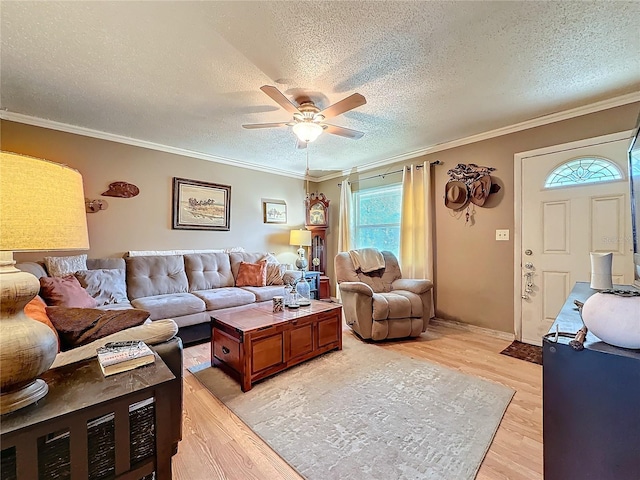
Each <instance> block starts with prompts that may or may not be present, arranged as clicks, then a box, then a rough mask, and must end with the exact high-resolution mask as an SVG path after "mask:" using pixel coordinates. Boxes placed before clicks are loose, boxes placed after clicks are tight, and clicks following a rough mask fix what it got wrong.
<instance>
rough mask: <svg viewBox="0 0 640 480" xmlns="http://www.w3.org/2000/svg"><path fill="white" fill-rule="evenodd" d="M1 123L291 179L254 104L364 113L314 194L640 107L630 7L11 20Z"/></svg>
mask: <svg viewBox="0 0 640 480" xmlns="http://www.w3.org/2000/svg"><path fill="white" fill-rule="evenodd" d="M0 8H1V10H0V14H1V25H0V27H1V30H0V35H1V48H2V49H1V78H0V81H1V83H0V94H1V95H0V108H2V109H3V110H5V111H6V112H7V113H15V114H22V115H27V116H30V117H35V118H38V119H45V120H50V121H54V122H60V123H64V124H69V125H73V126H78V127H83V128H87V129H91V130H96V131H100V132H106V133H109V134H114V135H119V136H124V137H128V138H133V139H138V140H143V141H146V142H153V143H157V144H161V145H167V146H170V147H175V148H181V149H185V150H190V151H193V152H198V153H200V154H205V155H211V156H215V157H220V158H222V159H226V160H233V161H238V162H241V163H249V164H254V165H264V166H265V167H267V168H268V169H276V170H279V171H283V172H290V173H296V174H301V173H303V172H304V169H305V154H306V153H305V151H304V150H297V149H296V148H295V137H294V135H293V133H292V132H291V130H290V128H289V127H284V128H278V129H261V130H245V129H243V128H241V125H242V124H244V123H262V122H280V121H289V120H290V119H291V116H290V114H288V113H287V112H286V111H284V110H283V109H282V108H280V107H279V106H278V105H277V104H276V103H275V102H273V101H272V100H271V99H270V98H269V97H267V96H266V95H265V94H264V93H262V92H261V91H260V90H259V88H260V86H261V85H265V84H268V85H275V86H277V87H278V88H279V89H280V90H282V91H283V92H284V93H285V94H286V95H287V96H288V97H289V98H295V97H296V96H298V95H300V94H306V95H308V96H310V97H311V98H312V99H313V100H314V101H315V102H316V104H317V105H318V106H319V107H320V108H324V107H326V106H328V105H330V104H332V103H334V102H336V101H338V100H340V99H342V98H344V97H346V96H348V95H350V94H352V93H354V92H358V93H361V94H362V95H364V96H365V97H366V99H367V104H366V105H364V106H362V107H359V108H358V109H356V110H353V111H351V112H348V113H346V114H344V115H341V116H338V117H336V118H334V119H332V120H331V123H333V124H336V125H339V126H343V127H347V128H351V129H356V130H361V131H363V132H365V135H364V137H363V138H362V139H360V140H349V139H346V138H342V137H337V136H333V135H328V134H323V135H322V136H321V137H320V138H319V139H318V140H317V141H316V142H315V143H313V144H311V145H310V149H309V152H310V153H309V161H310V164H311V165H310V166H311V170H312V171H313V172H314V174H315V175H316V176H323V175H326V174H329V173H331V172H333V171H342V170H347V169H350V168H352V167H354V166H362V165H366V164H370V163H373V162H381V161H384V160H386V159H390V158H393V157H397V156H402V155H406V154H407V153H408V152H413V151H417V150H421V149H424V148H426V147H429V146H433V145H436V144H440V143H444V142H448V141H452V140H455V139H459V138H463V137H467V136H470V135H474V134H479V133H482V132H486V131H489V130H493V129H496V128H500V127H505V126H508V125H513V124H515V123H519V122H523V121H526V120H529V119H532V118H536V117H539V116H543V115H546V114H550V113H554V112H558V111H562V110H566V109H569V108H574V107H579V106H583V105H587V104H590V103H593V102H596V101H600V100H605V99H609V98H612V97H616V96H619V95H622V94H626V93H630V92H637V91H640V57H639V56H638V52H639V51H640V33H639V32H640V31H639V30H638V19H639V18H640V3H639V2H620V1H618V2H582V1H580V2H568V1H562V2H488V1H486V2H452V1H445V2H437V1H429V2H420V1H419V2H365V1H358V2H329V1H322V2H307V1H287V2H269V1H258V2H222V1H214V2H131V1H130V2H88V1H85V2H53V1H49V2H31V1H19V2H6V1H3V2H1V3H0Z"/></svg>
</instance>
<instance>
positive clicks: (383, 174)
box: [338, 160, 444, 187]
mask: <svg viewBox="0 0 640 480" xmlns="http://www.w3.org/2000/svg"><path fill="white" fill-rule="evenodd" d="M429 165H431V166H433V165H444V164H443V162H441V161H440V160H436V161H435V162H430V163H429ZM404 168H410V166H409V165H407V166H406V167H404ZM404 168H403V169H402V170H394V171H393V172H388V173H381V174H380V175H372V176H370V177H365V178H361V179H360V180H353V181H351V182H349V183H360V182H362V181H363V180H371V179H372V178H379V177H382V178H384V177H386V176H387V175H393V174H395V173H402V172H404ZM418 168H422V165H416V170H417V169H418ZM338 186H339V187H341V186H342V182H340V183H339V184H338Z"/></svg>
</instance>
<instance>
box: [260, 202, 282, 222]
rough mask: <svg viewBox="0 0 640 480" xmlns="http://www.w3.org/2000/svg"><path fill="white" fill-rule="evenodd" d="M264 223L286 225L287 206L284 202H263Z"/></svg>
mask: <svg viewBox="0 0 640 480" xmlns="http://www.w3.org/2000/svg"><path fill="white" fill-rule="evenodd" d="M262 213H263V216H264V223H287V204H286V203H285V202H284V200H263V202H262Z"/></svg>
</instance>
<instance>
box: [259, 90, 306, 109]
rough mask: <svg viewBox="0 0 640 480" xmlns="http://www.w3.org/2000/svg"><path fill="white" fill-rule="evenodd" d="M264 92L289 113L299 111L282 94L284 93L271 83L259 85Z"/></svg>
mask: <svg viewBox="0 0 640 480" xmlns="http://www.w3.org/2000/svg"><path fill="white" fill-rule="evenodd" d="M260 90H262V91H263V92H264V93H266V94H267V95H269V96H270V97H271V99H272V100H273V101H275V102H276V103H277V104H278V105H280V106H281V107H282V108H284V109H285V110H286V111H287V112H289V113H300V110H298V107H296V106H295V105H294V104H293V103H291V101H290V100H289V99H288V98H287V97H285V96H284V94H283V93H282V92H281V91H280V90H278V89H277V88H276V87H274V86H272V85H263V86H261V87H260Z"/></svg>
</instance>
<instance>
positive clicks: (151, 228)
mask: <svg viewBox="0 0 640 480" xmlns="http://www.w3.org/2000/svg"><path fill="white" fill-rule="evenodd" d="M639 110H640V104H639V103H635V104H630V105H626V106H622V107H618V108H614V109H610V110H606V111H602V112H598V113H594V114H590V115H585V116H582V117H577V118H574V119H571V120H565V121H562V122H557V123H555V124H550V125H545V126H542V127H537V128H533V129H529V130H525V131H522V132H517V133H513V134H510V135H505V136H502V137H498V138H494V139H490V140H485V141H482V142H477V143H474V144H470V145H465V146H462V147H457V148H452V149H449V150H446V151H442V152H438V153H434V154H431V155H425V156H424V157H421V158H417V159H414V160H413V161H406V162H401V163H398V164H395V165H390V166H388V167H385V168H384V169H380V170H377V171H369V172H365V173H363V174H362V175H361V176H362V177H363V178H364V177H369V176H371V175H376V174H379V173H385V172H390V171H394V170H398V169H399V168H401V167H402V166H403V165H407V164H410V163H422V162H423V161H425V160H428V161H435V160H441V161H443V162H444V165H441V166H436V167H432V168H433V182H434V184H433V186H434V191H435V200H436V202H435V229H436V242H435V247H436V258H435V270H436V271H435V279H434V280H435V285H436V314H437V315H438V316H439V317H441V318H449V319H454V320H459V321H461V322H465V323H470V324H473V325H479V326H483V327H487V328H492V329H495V330H501V331H505V332H513V311H514V305H513V271H514V270H513V262H514V259H513V242H512V241H509V242H496V241H495V230H496V229H502V228H508V229H509V230H510V231H511V238H513V229H514V212H513V188H514V183H513V171H514V169H513V156H514V154H515V153H517V152H522V151H527V150H532V149H536V148H542V147H546V146H550V145H557V144H561V143H566V142H571V141H575V140H581V139H585V138H591V137H596V136H600V135H605V134H608V133H615V132H619V131H623V130H629V129H631V128H633V127H634V125H635V122H636V119H637V117H638V111H639ZM0 127H1V131H0V134H1V138H0V139H1V148H2V149H3V150H9V151H14V152H18V153H25V154H28V155H33V156H36V157H42V158H47V159H49V160H52V161H56V162H60V163H66V164H68V165H70V166H72V167H74V168H77V169H78V170H79V171H80V172H81V173H82V175H83V178H84V184H85V194H86V196H87V197H89V198H105V197H100V193H101V192H103V191H105V190H106V189H107V187H108V185H109V183H111V182H114V181H118V180H122V181H127V182H130V183H134V184H135V185H137V186H138V187H140V191H141V193H140V195H139V196H137V197H134V198H131V199H121V198H111V197H106V200H107V201H108V202H109V209H108V210H106V211H101V212H98V213H95V214H88V216H87V218H88V224H89V236H90V243H91V250H90V252H89V255H90V256H91V257H103V256H114V255H122V254H123V253H124V252H125V251H127V250H142V249H154V250H155V249H173V248H220V247H230V246H243V247H245V248H246V249H248V250H270V251H274V252H276V253H278V254H279V258H280V260H281V261H283V262H286V263H292V262H293V260H294V259H295V248H293V247H290V246H289V245H288V232H289V230H290V229H292V228H298V227H299V226H301V225H302V224H303V223H304V211H303V199H304V184H303V182H302V181H300V180H295V179H291V178H287V177H281V176H277V175H271V174H262V173H260V172H257V171H254V170H247V169H242V168H237V167H231V166H227V165H222V164H218V163H213V162H208V161H205V160H197V159H193V158H189V157H183V156H179V155H172V154H167V153H162V152H157V151H153V150H148V149H144V148H138V147H132V146H128V145H122V144H118V143H114V142H109V141H105V140H98V139H93V138H88V137H83V136H79V135H73V134H67V133H63V132H57V131H53V130H48V129H43V128H38V127H32V126H28V125H23V124H18V123H14V122H7V121H2V122H1V123H0ZM458 163H477V164H479V165H487V166H492V167H496V168H497V170H496V171H495V172H494V173H495V175H494V178H495V179H496V180H497V182H498V183H499V184H500V185H501V186H502V190H501V191H500V192H499V193H498V194H497V195H492V198H490V200H489V201H488V203H487V208H477V207H476V209H475V214H474V215H473V219H472V222H470V223H469V224H465V221H464V215H463V214H462V215H460V214H457V215H456V214H454V212H452V211H451V210H448V209H447V208H445V207H444V203H443V195H444V185H445V183H446V182H447V180H448V176H447V170H448V169H450V168H452V167H454V166H455V165H456V164H458ZM172 177H183V178H190V179H196V180H203V181H208V182H213V183H221V184H225V185H231V187H232V190H231V192H232V194H231V230H230V231H229V232H200V231H190V230H172V229H171V189H172ZM358 177H359V175H358V174H357V173H355V174H353V175H352V176H351V178H352V179H353V180H357V179H358ZM400 180H401V176H400V175H393V176H388V177H386V178H384V179H375V180H368V181H363V182H362V183H360V184H355V185H354V188H366V187H371V186H374V185H376V184H387V183H394V182H399V181H400ZM338 182H339V180H338V179H335V180H329V181H326V182H322V183H321V184H318V185H314V184H311V190H317V191H319V192H323V193H324V194H325V195H326V196H327V198H329V199H330V200H331V214H330V215H331V217H330V221H331V228H330V229H329V230H328V235H327V243H328V247H329V248H328V257H327V258H328V259H332V258H333V257H334V256H335V254H336V250H337V229H338V227H337V219H338V216H337V213H338V204H339V200H340V192H339V189H338V186H337V184H338ZM263 198H271V199H283V200H285V201H286V202H287V208H288V214H289V223H288V224H287V225H282V226H280V225H266V224H263V223H262V202H261V200H262V199H263ZM41 256H42V255H41V254H16V258H17V259H19V260H25V259H33V258H41ZM332 263H333V262H331V260H330V261H329V262H328V264H329V268H328V274H329V275H330V276H331V277H332V278H333V265H332Z"/></svg>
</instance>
